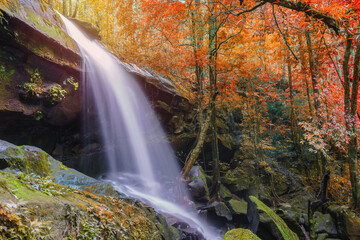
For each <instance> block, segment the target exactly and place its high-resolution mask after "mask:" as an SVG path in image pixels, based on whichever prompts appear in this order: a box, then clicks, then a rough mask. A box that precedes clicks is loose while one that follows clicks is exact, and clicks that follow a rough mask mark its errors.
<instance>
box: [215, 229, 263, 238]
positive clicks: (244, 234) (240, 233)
mask: <svg viewBox="0 0 360 240" xmlns="http://www.w3.org/2000/svg"><path fill="white" fill-rule="evenodd" d="M222 240H260V238H259V237H258V236H256V235H255V234H254V233H252V232H251V231H250V230H248V229H243V228H237V229H233V230H230V231H228V232H227V233H226V234H225V236H224V237H223V239H222Z"/></svg>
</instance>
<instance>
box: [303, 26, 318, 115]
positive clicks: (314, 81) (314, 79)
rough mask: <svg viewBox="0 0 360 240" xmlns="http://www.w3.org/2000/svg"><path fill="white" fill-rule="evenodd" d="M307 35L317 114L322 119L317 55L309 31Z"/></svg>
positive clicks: (306, 32)
mask: <svg viewBox="0 0 360 240" xmlns="http://www.w3.org/2000/svg"><path fill="white" fill-rule="evenodd" d="M305 37H306V43H307V47H308V52H309V66H310V74H311V83H312V88H313V94H314V108H315V116H316V118H317V119H316V120H317V121H320V120H321V119H320V112H319V108H320V100H319V86H318V79H317V72H316V66H315V65H316V64H315V56H314V52H313V49H312V43H311V38H310V33H309V31H305Z"/></svg>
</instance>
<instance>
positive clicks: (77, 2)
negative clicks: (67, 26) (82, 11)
mask: <svg viewBox="0 0 360 240" xmlns="http://www.w3.org/2000/svg"><path fill="white" fill-rule="evenodd" d="M78 9H79V0H77V1H76V5H75V10H74V13H73V14H72V18H76V15H77V12H78Z"/></svg>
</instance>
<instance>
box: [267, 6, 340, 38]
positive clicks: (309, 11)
mask: <svg viewBox="0 0 360 240" xmlns="http://www.w3.org/2000/svg"><path fill="white" fill-rule="evenodd" d="M262 2H263V3H265V2H268V3H271V4H276V5H278V6H281V7H285V8H288V9H292V10H295V11H298V12H304V13H305V14H306V15H308V16H310V17H313V18H315V19H318V20H320V21H322V22H323V23H324V24H325V25H327V26H328V27H329V28H331V29H333V30H334V31H335V33H336V34H338V33H339V21H337V20H336V19H334V18H333V17H331V16H329V15H327V14H326V13H323V12H320V11H317V10H316V9H314V8H313V7H312V6H310V5H309V4H307V3H304V2H301V1H291V0H262Z"/></svg>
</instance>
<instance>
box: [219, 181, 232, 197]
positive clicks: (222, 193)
mask: <svg viewBox="0 0 360 240" xmlns="http://www.w3.org/2000/svg"><path fill="white" fill-rule="evenodd" d="M219 195H220V197H221V198H222V199H223V200H230V199H231V198H232V193H231V192H230V190H229V189H228V188H227V187H225V186H224V185H223V184H220V187H219Z"/></svg>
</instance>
